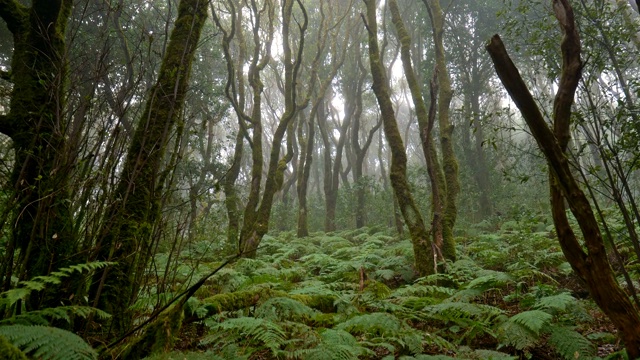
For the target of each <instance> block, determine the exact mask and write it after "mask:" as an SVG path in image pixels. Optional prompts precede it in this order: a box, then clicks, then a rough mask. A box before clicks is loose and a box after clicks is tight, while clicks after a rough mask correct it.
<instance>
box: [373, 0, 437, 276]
mask: <svg viewBox="0 0 640 360" xmlns="http://www.w3.org/2000/svg"><path fill="white" fill-rule="evenodd" d="M364 2H365V4H366V6H367V15H366V23H365V26H366V27H367V31H368V35H369V36H368V38H369V63H370V66H371V75H372V77H373V91H374V93H375V95H376V99H377V101H378V106H379V107H380V112H381V113H382V119H383V125H384V132H385V135H386V138H387V142H388V143H389V147H390V148H391V169H390V178H391V186H392V187H393V190H394V192H395V194H396V197H397V199H398V205H399V207H400V211H401V212H402V216H403V218H404V220H405V222H406V224H407V227H408V228H409V233H410V234H411V240H412V243H413V251H414V256H415V265H416V269H417V270H418V273H420V275H428V274H432V273H433V272H434V271H435V261H434V260H435V259H434V257H433V251H432V249H431V241H430V240H429V232H428V231H427V228H426V227H425V225H424V222H423V220H422V216H421V215H420V212H419V211H418V207H417V206H416V204H415V202H414V200H413V196H412V195H411V191H410V189H409V183H408V181H407V154H406V153H405V150H404V144H403V141H402V137H401V135H400V131H399V129H398V123H397V121H396V116H395V113H394V110H393V104H392V102H391V97H390V95H389V94H390V90H389V86H388V82H387V79H386V75H385V69H384V66H383V64H382V62H381V59H380V50H379V48H378V25H377V22H376V1H375V0H364Z"/></svg>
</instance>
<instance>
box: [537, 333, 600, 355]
mask: <svg viewBox="0 0 640 360" xmlns="http://www.w3.org/2000/svg"><path fill="white" fill-rule="evenodd" d="M548 331H549V333H550V334H551V335H550V336H549V343H550V344H551V345H553V347H554V348H555V350H556V351H557V352H558V354H560V355H561V356H562V357H563V358H565V359H567V360H575V359H589V358H591V357H593V356H595V355H596V347H595V346H594V345H593V344H592V343H591V341H589V340H588V339H587V338H585V337H584V336H582V334H580V333H579V332H577V331H575V330H572V329H570V328H567V327H563V326H551V327H549V328H548Z"/></svg>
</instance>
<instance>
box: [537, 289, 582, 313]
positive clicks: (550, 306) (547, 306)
mask: <svg viewBox="0 0 640 360" xmlns="http://www.w3.org/2000/svg"><path fill="white" fill-rule="evenodd" d="M575 304H576V298H574V297H573V296H571V295H569V293H566V292H564V293H560V294H558V295H551V296H545V297H543V298H540V299H538V301H536V303H535V304H534V305H533V308H534V309H539V310H545V311H547V312H551V313H557V312H564V311H567V308H568V307H570V306H573V305H575Z"/></svg>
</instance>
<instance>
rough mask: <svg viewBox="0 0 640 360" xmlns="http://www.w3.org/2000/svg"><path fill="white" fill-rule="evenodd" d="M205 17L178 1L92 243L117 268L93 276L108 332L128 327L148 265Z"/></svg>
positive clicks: (192, 2)
mask: <svg viewBox="0 0 640 360" xmlns="http://www.w3.org/2000/svg"><path fill="white" fill-rule="evenodd" d="M206 18H207V2H205V1H202V0H181V1H180V5H179V7H178V17H177V18H176V22H175V26H174V29H173V30H172V32H171V36H170V40H169V45H168V47H167V52H166V55H165V57H164V59H163V61H162V65H161V68H160V72H159V74H158V80H157V82H156V84H155V85H154V86H153V87H152V88H151V93H150V96H149V99H148V100H147V103H146V107H145V110H144V113H143V115H142V118H141V119H140V122H139V123H138V126H137V127H136V129H135V133H134V135H133V139H132V142H131V145H130V147H129V151H128V153H127V157H126V159H125V162H124V168H123V171H122V175H121V176H120V180H119V182H118V184H117V187H116V190H115V201H116V203H115V205H114V206H112V207H111V211H110V212H109V213H108V214H107V215H106V217H105V220H106V223H105V225H104V228H103V231H102V235H101V237H100V239H99V240H98V243H97V246H98V254H97V258H98V260H107V261H117V262H118V263H117V265H115V266H113V267H112V268H110V269H107V270H105V271H104V272H102V273H100V274H98V275H97V276H96V279H95V282H94V286H93V287H92V289H91V295H92V297H93V299H94V305H96V306H98V307H99V308H101V309H103V310H105V311H107V312H108V313H111V314H114V316H113V320H112V322H113V323H112V330H113V331H115V332H116V333H123V332H124V331H126V329H127V328H128V327H129V326H130V325H131V321H132V318H131V313H130V311H129V310H128V308H129V306H130V305H131V304H132V303H133V301H134V300H135V297H136V294H137V292H138V288H139V284H136V283H135V281H134V279H136V278H137V277H139V275H140V274H138V272H140V271H141V270H144V267H145V265H146V263H147V261H148V258H147V256H148V254H149V252H148V249H149V247H150V240H151V239H150V237H151V234H152V230H153V228H154V226H156V224H157V222H158V220H159V218H160V214H161V209H160V204H161V197H162V191H161V184H159V182H158V178H159V176H160V173H161V171H162V169H163V160H164V157H165V153H166V148H167V145H168V142H169V139H170V135H171V132H172V131H173V129H174V127H175V125H176V123H177V121H178V119H179V117H180V109H181V108H182V106H183V103H184V99H185V96H186V93H187V85H188V80H189V74H190V70H191V63H192V61H193V59H194V54H195V51H196V49H197V45H198V41H199V39H200V33H201V30H202V28H203V26H204V23H205V20H206Z"/></svg>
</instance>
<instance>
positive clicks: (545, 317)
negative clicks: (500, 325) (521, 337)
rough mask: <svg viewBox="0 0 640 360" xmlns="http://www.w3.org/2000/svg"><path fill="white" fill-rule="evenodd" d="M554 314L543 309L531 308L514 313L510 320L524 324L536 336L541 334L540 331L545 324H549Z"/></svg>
mask: <svg viewBox="0 0 640 360" xmlns="http://www.w3.org/2000/svg"><path fill="white" fill-rule="evenodd" d="M552 318H553V316H552V315H551V314H549V313H546V312H544V311H541V310H529V311H524V312H521V313H519V314H516V315H513V316H512V317H511V318H510V319H509V321H511V322H514V323H516V324H520V325H522V326H524V327H525V328H526V329H527V330H529V331H531V332H532V333H533V334H535V335H536V336H539V335H540V331H541V330H542V328H543V327H544V326H547V325H549V322H550V321H551V319H552Z"/></svg>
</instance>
